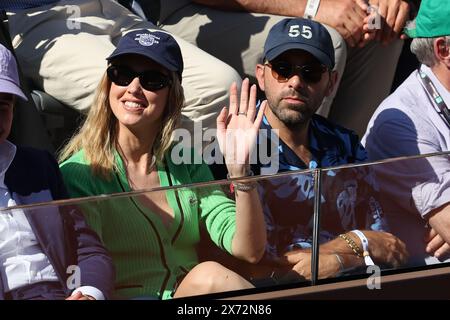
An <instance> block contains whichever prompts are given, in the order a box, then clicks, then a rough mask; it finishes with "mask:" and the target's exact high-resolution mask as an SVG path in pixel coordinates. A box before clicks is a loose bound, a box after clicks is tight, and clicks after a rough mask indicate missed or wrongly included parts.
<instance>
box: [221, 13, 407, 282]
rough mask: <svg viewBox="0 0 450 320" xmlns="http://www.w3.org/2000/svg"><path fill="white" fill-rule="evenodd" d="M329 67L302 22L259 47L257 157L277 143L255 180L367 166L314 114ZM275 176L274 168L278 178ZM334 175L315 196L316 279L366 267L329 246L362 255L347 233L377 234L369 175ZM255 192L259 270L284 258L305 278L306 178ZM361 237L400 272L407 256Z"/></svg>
mask: <svg viewBox="0 0 450 320" xmlns="http://www.w3.org/2000/svg"><path fill="white" fill-rule="evenodd" d="M333 66H334V49H333V43H332V40H331V37H330V35H329V33H328V31H327V30H326V29H325V28H324V27H323V26H322V25H321V24H320V23H318V22H315V21H312V20H307V19H300V18H298V19H284V20H282V21H280V22H279V23H277V24H275V25H274V26H273V27H272V29H271V30H270V32H269V35H268V37H267V40H266V43H265V46H264V61H263V62H262V63H260V64H258V65H257V66H256V71H255V74H256V77H257V80H258V84H259V87H260V88H261V90H263V91H264V92H265V94H266V97H267V107H266V109H265V114H264V117H263V122H262V124H261V129H263V130H261V131H262V132H263V133H267V136H266V137H264V136H263V135H261V134H260V135H259V140H258V149H259V150H267V149H266V148H267V147H266V146H269V145H272V143H275V144H276V143H277V141H279V142H278V146H277V148H276V149H275V150H276V152H277V154H272V155H271V158H270V162H269V163H263V161H261V159H260V158H259V159H258V160H259V161H258V162H259V163H257V164H252V171H253V172H254V173H255V174H263V175H266V174H273V173H276V172H286V171H294V170H302V169H308V168H310V169H314V168H318V167H332V166H338V165H343V164H348V163H355V162H362V161H365V160H366V153H365V151H364V149H363V147H362V146H361V144H360V143H359V139H358V136H357V135H356V134H355V133H354V132H352V131H350V130H348V129H345V128H342V127H340V126H337V125H334V124H333V123H331V122H330V121H328V120H327V119H325V118H323V117H322V116H320V115H317V114H316V113H315V112H316V110H317V108H318V107H319V106H320V104H321V102H322V100H323V99H324V98H325V97H326V96H327V95H329V94H330V93H331V92H332V90H333V87H334V85H335V83H336V78H337V74H336V72H335V71H332V69H333ZM274 134H275V135H277V139H274ZM270 149H272V150H274V148H270ZM257 153H258V154H259V151H258V152H257ZM273 168H277V170H276V172H274V170H273ZM214 169H216V168H214ZM215 171H216V172H215V174H217V173H218V171H217V170H215ZM333 175H334V176H333V177H332V178H330V179H327V183H326V185H325V186H323V192H322V196H321V198H322V212H324V213H326V218H324V219H323V220H322V221H321V228H322V232H321V233H320V243H322V244H324V246H323V247H321V249H320V250H321V251H320V252H321V253H323V254H321V257H320V262H321V263H320V268H321V269H320V270H319V276H320V277H329V276H335V275H336V274H337V273H338V272H339V270H341V271H342V268H343V267H345V268H347V267H356V266H361V265H364V260H363V259H361V258H360V257H358V256H355V254H354V253H353V251H352V250H351V248H350V247H348V246H347V244H346V242H345V241H343V240H342V239H341V238H337V239H335V238H336V237H337V236H338V235H339V234H341V233H347V235H348V237H350V238H352V239H353V240H354V241H355V242H356V243H359V246H360V247H361V243H362V239H361V238H359V235H358V234H361V233H358V232H356V233H354V232H348V231H350V230H354V229H367V228H371V229H374V230H380V229H382V228H383V225H382V224H383V217H382V211H381V210H378V208H379V205H378V202H377V200H376V193H375V191H374V190H373V187H372V185H371V182H370V180H369V179H365V178H366V177H367V176H368V172H367V170H366V169H364V168H352V169H351V170H344V171H339V170H336V171H334V172H333ZM330 177H331V176H330ZM259 191H260V199H261V200H262V205H263V209H264V214H265V218H266V225H267V232H268V246H267V247H266V254H265V258H264V262H269V264H270V262H271V261H277V260H278V258H279V257H280V256H281V257H283V255H285V257H286V259H287V261H288V263H293V264H294V270H295V271H297V272H298V273H300V274H301V275H303V276H305V277H306V278H308V277H309V276H308V275H309V271H310V264H309V262H310V259H311V253H310V252H309V251H305V250H302V249H306V250H309V249H310V248H311V245H312V236H313V235H312V225H313V206H314V182H313V178H312V175H311V174H309V173H306V174H303V173H299V174H295V175H286V176H280V177H276V178H270V177H269V178H268V179H265V180H261V181H260V182H259ZM340 204H344V205H340ZM363 234H364V235H365V236H366V237H367V238H368V242H369V251H370V255H371V256H372V258H373V260H374V261H375V263H385V264H388V265H393V266H398V265H400V264H401V263H403V262H404V261H405V259H406V253H405V251H404V250H403V247H402V244H401V242H398V241H397V239H396V238H395V237H394V236H392V235H389V234H386V233H384V232H375V231H364V233H363ZM379 239H383V240H382V241H379ZM330 240H331V241H330ZM325 243H326V244H325ZM387 243H390V244H392V247H391V249H388V247H387V246H386V247H385V245H386V244H387ZM392 248H394V250H396V251H397V252H398V255H397V256H396V257H393V256H392V255H389V254H387V252H389V251H390V250H392ZM299 249H300V250H299ZM329 249H331V252H330V250H329ZM327 250H328V251H327ZM308 261H309V262H308ZM330 266H332V267H330ZM322 268H323V269H322ZM249 269H250V270H251V271H250V276H254V277H257V275H255V273H253V272H255V271H256V272H258V270H256V269H255V268H254V267H250V268H249Z"/></svg>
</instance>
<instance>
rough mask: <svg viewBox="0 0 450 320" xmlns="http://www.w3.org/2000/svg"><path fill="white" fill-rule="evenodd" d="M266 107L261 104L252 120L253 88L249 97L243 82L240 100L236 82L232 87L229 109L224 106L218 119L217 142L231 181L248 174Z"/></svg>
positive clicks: (253, 112) (254, 108)
mask: <svg viewBox="0 0 450 320" xmlns="http://www.w3.org/2000/svg"><path fill="white" fill-rule="evenodd" d="M266 104H267V103H266V101H264V102H263V103H262V104H261V106H260V108H259V111H258V115H257V117H256V119H255V115H256V85H252V86H251V88H250V96H249V80H248V79H244V81H243V82H242V88H241V98H240V101H239V99H238V89H237V85H236V83H233V84H232V85H231V87H230V106H229V109H228V108H227V107H224V108H223V109H222V111H221V112H220V114H219V116H218V117H217V140H218V142H219V147H220V150H221V152H222V154H223V155H224V157H225V163H226V165H227V169H228V173H229V176H230V177H231V178H235V177H242V176H246V175H248V172H249V170H250V156H251V154H252V152H253V151H254V148H255V146H256V139H257V134H258V130H259V128H260V125H261V121H262V118H263V115H264V110H265V107H266Z"/></svg>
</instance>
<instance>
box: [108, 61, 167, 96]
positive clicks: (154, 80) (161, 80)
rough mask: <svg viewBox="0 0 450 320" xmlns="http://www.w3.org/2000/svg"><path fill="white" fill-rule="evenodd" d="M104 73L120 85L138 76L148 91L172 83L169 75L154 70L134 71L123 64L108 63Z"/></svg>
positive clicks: (125, 84) (124, 84)
mask: <svg viewBox="0 0 450 320" xmlns="http://www.w3.org/2000/svg"><path fill="white" fill-rule="evenodd" d="M106 74H107V75H108V78H109V80H111V81H112V82H114V83H115V84H116V85H118V86H121V87H125V86H128V85H129V84H130V83H131V82H133V80H134V79H135V78H136V77H138V78H139V82H140V83H141V86H142V88H144V89H145V90H148V91H157V90H161V89H162V88H165V87H167V86H170V85H171V84H172V81H171V79H170V78H169V76H166V75H165V74H162V73H161V72H159V71H155V70H149V71H144V72H141V73H139V72H134V71H133V70H131V69H130V68H128V67H125V66H115V65H110V66H109V67H108V69H106Z"/></svg>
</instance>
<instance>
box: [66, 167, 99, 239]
mask: <svg viewBox="0 0 450 320" xmlns="http://www.w3.org/2000/svg"><path fill="white" fill-rule="evenodd" d="M60 169H61V172H62V175H63V178H64V183H65V185H66V187H67V191H68V193H69V196H70V197H71V198H80V197H88V196H93V195H97V194H98V193H97V192H96V190H95V188H94V183H93V179H94V178H93V176H92V173H91V169H90V167H89V166H88V165H86V164H82V163H77V162H70V161H66V162H64V163H62V164H61V165H60ZM78 205H79V207H80V209H81V210H82V212H83V214H84V217H85V219H86V222H87V223H88V225H89V226H90V227H91V228H92V229H93V230H95V232H97V234H98V236H99V237H100V239H102V241H103V237H102V228H101V225H102V224H101V219H100V212H99V204H98V202H97V201H94V202H88V201H84V200H80V201H79V203H78Z"/></svg>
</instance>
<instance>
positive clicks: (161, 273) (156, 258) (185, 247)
mask: <svg viewBox="0 0 450 320" xmlns="http://www.w3.org/2000/svg"><path fill="white" fill-rule="evenodd" d="M83 154H84V153H83V151H80V152H78V153H76V154H75V155H73V156H72V157H71V158H69V159H68V160H66V161H65V162H63V163H62V164H61V166H60V167H61V171H62V174H63V177H64V182H65V184H66V186H67V189H68V191H69V195H70V196H71V197H85V196H91V195H100V194H110V193H117V192H122V191H131V189H130V186H129V184H128V180H127V177H126V174H125V169H124V165H123V162H122V159H121V157H120V156H119V155H118V153H117V152H116V161H117V164H118V167H119V172H117V173H114V174H113V175H112V179H111V180H109V181H107V180H104V179H102V178H100V177H96V176H93V174H92V171H91V169H90V167H89V165H88V164H87V163H86V161H85V159H84V155H83ZM191 155H192V153H191ZM170 158H171V157H170V156H166V157H165V163H166V164H167V168H168V170H167V171H168V172H170V180H171V181H172V185H181V184H187V183H194V182H204V181H211V180H213V176H212V174H211V172H210V170H209V168H208V166H207V165H206V164H204V163H202V164H192V165H185V164H181V165H176V164H174V163H173V162H172V161H171V159H170ZM157 170H158V175H159V179H160V183H161V186H169V185H170V184H169V182H170V181H169V177H168V175H167V171H166V170H165V166H164V164H158V166H157ZM165 194H166V197H167V200H168V203H169V205H170V207H171V208H172V209H173V211H174V215H175V217H174V221H173V223H172V224H171V225H170V226H169V227H166V226H165V225H164V224H163V223H162V221H161V219H160V217H159V216H158V215H157V214H153V213H152V212H151V211H150V210H149V209H148V208H147V207H144V206H143V205H142V204H141V203H140V201H139V199H138V198H137V197H134V198H131V197H122V198H113V199H111V198H109V199H106V200H103V201H95V202H87V203H85V204H83V205H82V208H83V210H84V214H85V216H86V220H87V222H88V224H89V225H90V226H91V227H92V228H93V229H94V230H95V231H96V232H97V233H98V234H99V236H100V238H101V240H102V241H103V243H104V245H105V246H106V248H107V249H108V250H109V253H110V254H111V256H112V258H113V261H114V264H115V267H116V283H115V294H116V297H117V298H134V297H142V296H147V297H148V296H152V297H158V298H162V299H166V298H170V296H171V293H172V292H173V289H174V286H175V284H176V281H177V278H178V277H179V276H183V275H185V274H186V272H187V271H189V270H190V269H192V268H193V267H194V266H195V265H196V264H197V263H198V258H197V253H196V250H195V245H196V244H197V242H198V241H199V239H200V232H199V231H200V225H201V224H203V225H204V226H205V227H206V230H207V231H208V233H209V234H210V236H211V239H212V240H213V241H214V242H215V243H216V244H217V245H218V246H219V247H221V248H222V249H224V250H226V251H228V252H229V253H231V242H232V239H233V236H234V232H235V212H236V207H235V203H234V201H232V200H230V199H229V198H227V197H226V196H225V194H224V193H223V192H222V191H221V190H219V189H218V188H214V189H213V188H212V187H209V188H201V189H181V190H179V191H178V192H174V191H173V190H171V191H166V192H165ZM177 195H178V199H179V201H178V200H177ZM178 203H179V204H178ZM180 207H181V210H180Z"/></svg>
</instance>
